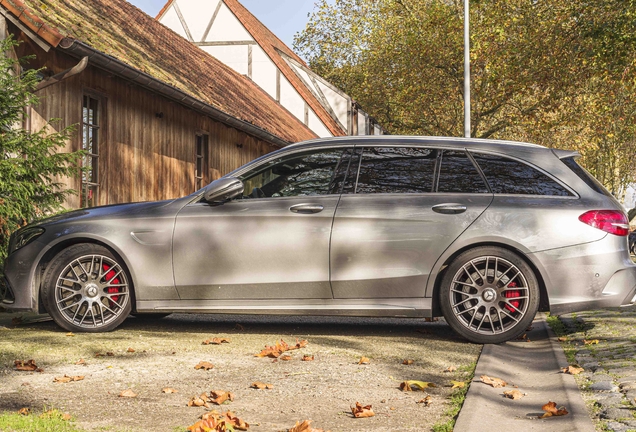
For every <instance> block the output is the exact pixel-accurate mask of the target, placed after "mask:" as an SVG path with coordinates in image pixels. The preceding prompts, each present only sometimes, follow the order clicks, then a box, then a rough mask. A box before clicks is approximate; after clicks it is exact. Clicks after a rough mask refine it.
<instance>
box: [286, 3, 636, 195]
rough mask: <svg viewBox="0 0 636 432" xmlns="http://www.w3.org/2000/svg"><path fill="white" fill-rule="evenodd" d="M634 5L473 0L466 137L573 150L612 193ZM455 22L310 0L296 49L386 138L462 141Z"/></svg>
mask: <svg viewBox="0 0 636 432" xmlns="http://www.w3.org/2000/svg"><path fill="white" fill-rule="evenodd" d="M633 2H634V0H630V1H627V2H624V1H621V0H604V1H602V2H589V1H585V0H574V1H572V0H534V1H530V0H472V1H471V64H472V68H471V76H472V95H471V99H472V113H471V114H472V116H471V117H472V118H471V120H472V123H471V131H472V136H474V137H479V138H499V139H513V140H521V141H531V142H537V143H539V144H544V145H547V146H550V147H562V148H575V149H577V150H579V151H580V152H581V153H582V154H583V162H584V165H586V166H587V167H588V168H589V169H590V170H591V171H592V172H593V174H595V175H597V176H598V177H599V179H600V180H601V181H603V182H604V183H605V184H606V185H607V186H608V187H609V188H610V189H611V190H612V192H614V193H618V191H619V190H620V188H621V187H622V186H623V185H625V184H626V182H627V183H628V182H629V179H630V178H631V179H633V178H634V174H635V173H634V166H635V165H634V162H631V161H630V160H629V158H628V157H630V156H631V155H632V154H634V153H635V150H636V140H635V139H634V138H635V136H634V133H633V132H634V131H633V130H632V125H634V124H636V122H635V121H634V120H636V118H635V117H634V114H635V113H634V112H633V105H634V104H633V101H632V100H631V99H632V95H633V94H634V93H633V90H634V89H633V83H634V75H633V72H632V69H631V67H632V66H631V65H632V64H633V61H634V58H635V56H634V54H636V53H635V52H634V51H635V49H634V46H635V45H634V43H633V41H634V40H635V36H634V34H635V32H634V30H635V29H634V28H633V26H634V19H633V17H634V7H633V4H634V3H633ZM630 14H631V15H630ZM462 26H463V2H462V1H460V0H336V1H335V2H334V3H333V4H330V3H329V2H327V1H326V0H321V2H319V3H318V5H317V9H316V11H315V12H314V13H313V14H312V16H311V18H310V20H309V23H308V24H307V27H306V29H305V30H304V31H303V32H301V33H300V34H299V35H297V37H296V39H295V47H296V49H298V50H299V51H300V52H301V54H302V55H303V56H304V57H305V58H307V59H308V61H309V64H310V66H311V67H312V68H314V69H315V70H316V71H317V72H318V73H319V74H321V75H323V76H325V77H326V78H327V79H329V80H331V81H332V82H334V84H336V85H338V86H340V87H341V88H342V89H343V90H344V91H346V92H348V93H349V94H350V95H352V97H354V98H355V99H357V100H358V101H359V102H360V103H361V104H362V105H363V106H364V107H365V108H366V110H367V111H368V112H369V113H370V114H371V115H373V116H374V117H376V118H377V119H378V121H379V122H380V123H381V124H382V125H383V126H384V127H386V128H387V129H388V131H389V132H390V133H394V134H406V135H447V136H462V135H463V39H462V38H463V28H462ZM618 119H620V122H619V121H617V120H618ZM619 123H620V124H619ZM632 181H633V180H632Z"/></svg>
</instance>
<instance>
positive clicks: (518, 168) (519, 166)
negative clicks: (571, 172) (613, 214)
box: [472, 153, 572, 196]
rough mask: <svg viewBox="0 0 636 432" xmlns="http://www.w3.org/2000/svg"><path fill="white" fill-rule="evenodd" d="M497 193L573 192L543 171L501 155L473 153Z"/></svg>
mask: <svg viewBox="0 0 636 432" xmlns="http://www.w3.org/2000/svg"><path fill="white" fill-rule="evenodd" d="M472 155H473V157H474V159H475V161H476V162H477V164H478V165H479V167H480V168H481V170H482V172H483V173H484V175H485V176H486V180H487V181H488V184H489V185H490V189H491V190H492V192H493V193H496V194H513V195H541V196H572V193H571V192H570V191H568V190H567V189H566V188H565V187H563V186H562V185H560V184H559V183H558V182H556V181H555V180H553V179H551V178H550V177H548V176H547V175H545V174H543V173H542V172H541V171H539V170H537V169H535V168H533V167H531V166H530V165H527V164H525V163H523V162H520V161H517V160H514V159H510V158H507V157H504V156H499V155H489V154H479V153H472Z"/></svg>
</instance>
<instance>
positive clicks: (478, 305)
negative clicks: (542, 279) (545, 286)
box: [439, 246, 539, 344]
mask: <svg viewBox="0 0 636 432" xmlns="http://www.w3.org/2000/svg"><path fill="white" fill-rule="evenodd" d="M439 298H440V306H441V309H442V313H443V314H444V318H445V319H446V322H448V324H449V325H450V326H451V327H452V328H453V330H455V331H456V332H457V333H459V334H460V335H462V336H463V337H465V338H466V339H468V340H469V341H471V342H475V343H481V344H484V343H501V342H505V341H508V340H511V339H514V338H516V337H517V336H519V335H521V334H522V333H523V332H524V331H525V330H526V328H527V327H528V326H529V325H530V323H532V320H533V319H534V316H535V315H536V313H537V310H538V309H539V284H538V282H537V278H536V276H535V275H534V272H533V271H532V269H531V268H530V266H529V265H528V264H527V263H526V262H525V261H524V260H523V259H521V258H520V257H519V256H518V255H516V254H514V253H513V252H511V251H509V250H507V249H503V248H499V247H490V246H488V247H479V248H475V249H471V250H468V251H466V252H464V253H462V254H461V255H459V256H458V257H457V258H456V259H455V260H454V261H453V262H452V263H451V264H450V265H449V266H448V268H447V269H446V274H445V276H444V278H443V279H442V285H441V287H440V291H439Z"/></svg>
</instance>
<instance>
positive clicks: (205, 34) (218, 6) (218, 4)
mask: <svg viewBox="0 0 636 432" xmlns="http://www.w3.org/2000/svg"><path fill="white" fill-rule="evenodd" d="M222 4H223V2H222V1H221V0H219V2H218V3H217V4H216V9H214V13H213V14H212V19H211V20H210V23H209V24H208V26H207V27H206V28H205V32H203V37H202V38H201V42H204V41H205V40H206V39H207V38H208V33H210V30H211V29H212V24H214V20H216V16H217V15H218V14H219V11H220V10H221V5H222Z"/></svg>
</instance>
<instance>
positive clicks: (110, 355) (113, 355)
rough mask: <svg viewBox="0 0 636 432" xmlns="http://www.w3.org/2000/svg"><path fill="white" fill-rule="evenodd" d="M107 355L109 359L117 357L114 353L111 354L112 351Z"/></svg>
mask: <svg viewBox="0 0 636 432" xmlns="http://www.w3.org/2000/svg"><path fill="white" fill-rule="evenodd" d="M106 355H107V356H108V357H115V353H112V352H110V351H109V352H107V353H106Z"/></svg>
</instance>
